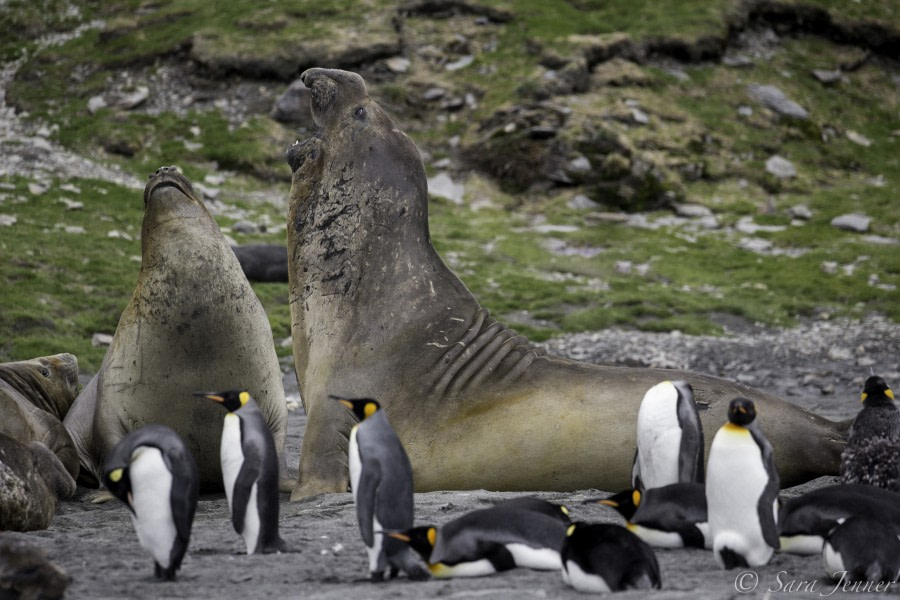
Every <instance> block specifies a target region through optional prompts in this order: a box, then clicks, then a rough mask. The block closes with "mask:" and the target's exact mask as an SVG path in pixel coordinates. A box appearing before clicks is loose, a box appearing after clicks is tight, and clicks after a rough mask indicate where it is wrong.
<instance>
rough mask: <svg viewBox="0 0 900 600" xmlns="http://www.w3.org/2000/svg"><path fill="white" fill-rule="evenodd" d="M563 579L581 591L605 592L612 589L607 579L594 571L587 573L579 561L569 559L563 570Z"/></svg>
mask: <svg viewBox="0 0 900 600" xmlns="http://www.w3.org/2000/svg"><path fill="white" fill-rule="evenodd" d="M563 581H564V582H565V583H568V584H569V585H571V586H572V587H573V588H575V589H576V590H578V591H579V592H593V593H605V592H610V591H612V590H611V589H610V587H609V585H608V584H607V583H606V580H605V579H603V578H602V577H600V576H599V575H594V574H593V573H585V572H584V571H583V570H582V569H581V567H579V566H578V563H576V562H574V561H571V560H570V561H568V562H567V563H566V568H565V570H563Z"/></svg>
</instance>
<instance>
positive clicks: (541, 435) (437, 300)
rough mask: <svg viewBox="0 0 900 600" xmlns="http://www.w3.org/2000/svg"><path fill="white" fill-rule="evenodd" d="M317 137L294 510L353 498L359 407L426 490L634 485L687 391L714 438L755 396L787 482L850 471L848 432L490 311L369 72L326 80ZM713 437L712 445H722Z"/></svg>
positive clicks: (717, 383)
mask: <svg viewBox="0 0 900 600" xmlns="http://www.w3.org/2000/svg"><path fill="white" fill-rule="evenodd" d="M301 78H302V79H303V81H304V82H305V83H306V85H307V86H308V87H309V88H310V90H311V99H312V113H313V118H314V119H315V122H316V125H317V126H318V131H317V133H316V135H315V136H314V137H312V138H310V139H308V140H306V141H304V142H302V143H300V142H298V143H295V144H294V145H292V146H291V147H289V148H288V150H287V152H286V159H287V162H288V164H289V165H290V167H291V169H292V171H293V174H292V184H291V195H290V209H289V215H288V261H289V267H290V268H289V273H288V276H289V279H290V302H291V315H292V330H293V346H294V361H295V366H296V369H297V378H298V381H299V383H300V391H301V395H302V398H303V402H304V406H305V408H306V412H307V418H308V421H307V426H306V431H305V434H304V439H303V446H302V450H301V454H300V475H299V479H298V483H297V487H296V488H295V489H294V492H293V494H292V499H297V498H301V497H303V496H306V495H310V494H315V493H319V492H341V491H346V489H347V481H348V475H347V468H346V466H347V436H348V435H349V432H350V428H351V426H352V424H353V421H352V419H351V418H350V417H349V411H343V412H342V409H341V406H340V405H339V404H338V403H336V402H333V401H329V400H328V395H329V394H335V395H341V396H343V397H369V398H374V399H376V400H378V401H379V402H380V403H381V405H382V406H383V407H384V409H385V411H386V412H387V414H388V417H389V418H390V421H391V423H392V424H393V425H394V428H395V429H396V431H397V434H398V436H399V437H400V439H401V441H402V442H403V444H404V446H405V447H406V450H407V452H408V454H409V457H410V460H411V462H412V466H413V475H414V478H415V486H416V490H417V491H430V490H439V489H445V490H446V489H475V488H484V489H490V490H510V491H512V490H557V491H571V490H577V489H586V488H600V489H606V490H610V489H612V490H615V489H621V488H624V487H626V486H627V485H628V482H629V477H630V474H631V464H632V458H633V456H634V449H635V444H636V441H635V436H636V432H635V430H636V418H637V411H638V407H639V405H640V401H641V398H642V397H643V395H644V393H645V392H646V391H647V390H648V389H649V388H650V387H652V386H653V385H655V384H657V383H659V382H661V381H664V380H685V381H687V382H689V383H690V385H691V386H692V387H693V390H694V396H695V400H696V401H697V402H698V403H699V404H700V406H701V407H702V406H706V405H708V407H709V409H708V410H704V411H701V422H702V424H703V427H704V428H705V429H706V430H707V431H715V430H717V429H718V427H719V426H721V425H722V424H723V423H725V421H726V411H727V408H728V403H729V402H730V401H731V400H732V399H734V398H735V397H737V396H742V397H746V398H749V399H751V400H753V401H754V402H755V403H756V406H757V408H758V412H759V420H760V425H761V427H762V428H763V430H765V432H766V435H767V436H768V438H769V439H770V440H771V441H772V444H773V445H774V447H775V454H776V460H777V464H778V469H779V472H780V475H781V481H782V482H783V483H784V484H785V485H792V484H795V483H799V482H801V481H804V480H807V479H811V478H813V477H816V476H819V475H825V474H836V473H837V470H838V464H839V459H840V453H841V449H842V448H843V445H844V440H845V433H844V430H845V429H846V424H839V423H834V422H831V421H829V420H827V419H824V418H821V417H819V416H817V415H815V414H813V413H811V412H808V411H806V410H803V409H801V408H799V407H797V406H795V405H793V404H791V403H789V402H786V401H783V400H780V399H778V398H776V397H774V396H771V395H768V394H765V393H763V392H760V391H758V390H754V389H752V388H749V387H747V386H744V385H741V384H739V383H735V382H731V381H726V380H723V379H718V378H715V377H710V376H705V375H701V374H696V373H690V372H682V371H675V370H665V369H634V368H624V367H609V366H599V365H593V364H586V363H580V362H577V361H573V360H567V359H563V358H557V357H553V356H548V355H546V354H545V353H544V352H542V351H541V350H539V349H537V348H535V347H534V346H533V345H532V344H531V343H529V341H528V340H527V339H526V338H524V337H522V336H520V335H517V334H516V332H514V331H512V330H510V329H508V328H507V327H505V326H504V325H503V324H501V323H500V322H498V321H496V320H495V319H493V318H491V317H490V315H489V314H488V311H487V310H485V309H484V308H482V307H481V306H480V305H479V304H478V301H477V300H476V299H475V298H474V297H473V295H472V294H471V293H470V292H469V290H468V289H467V288H466V286H465V285H464V284H463V283H462V281H460V280H459V278H458V277H457V276H456V275H455V274H454V273H453V272H452V271H451V270H450V269H449V268H448V267H447V266H446V265H445V264H444V262H443V261H442V260H441V258H440V256H439V255H438V254H437V252H436V251H435V249H434V247H433V246H432V244H431V239H430V235H429V230H428V193H427V188H426V180H425V170H424V168H423V165H422V161H421V159H420V157H419V153H418V152H417V150H416V147H415V145H414V144H413V142H412V141H411V140H410V139H409V138H408V137H407V136H406V135H405V134H404V133H403V132H402V131H401V130H400V128H399V127H398V126H397V125H396V124H395V123H394V121H393V120H392V119H391V118H390V117H389V116H388V115H387V114H386V113H385V112H384V111H383V110H382V109H381V108H380V107H379V106H378V105H377V104H376V103H375V102H374V101H373V100H372V99H370V98H369V96H368V94H367V92H366V86H365V83H364V82H363V79H362V78H361V77H360V76H359V75H357V74H354V73H349V72H345V71H338V70H330V69H310V70H307V71H306V72H304V73H303V74H302V75H301ZM706 437H707V442H706V443H707V447H708V444H709V443H710V442H711V440H712V437H713V436H711V435H710V436H706Z"/></svg>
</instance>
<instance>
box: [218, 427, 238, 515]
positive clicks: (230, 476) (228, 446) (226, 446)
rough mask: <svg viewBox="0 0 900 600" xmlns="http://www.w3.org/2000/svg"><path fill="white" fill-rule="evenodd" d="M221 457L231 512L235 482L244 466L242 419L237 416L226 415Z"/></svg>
mask: <svg viewBox="0 0 900 600" xmlns="http://www.w3.org/2000/svg"><path fill="white" fill-rule="evenodd" d="M219 456H220V458H221V461H222V483H223V484H224V485H225V497H226V498H228V510H229V512H231V511H232V510H233V507H232V506H231V502H232V500H231V498H232V496H233V495H234V482H235V481H237V476H238V473H240V472H241V465H243V464H244V450H243V449H242V448H241V419H240V417H238V416H237V415H235V414H231V413H229V414H227V415H225V425H224V427H223V428H222V445H221V447H220V454H219Z"/></svg>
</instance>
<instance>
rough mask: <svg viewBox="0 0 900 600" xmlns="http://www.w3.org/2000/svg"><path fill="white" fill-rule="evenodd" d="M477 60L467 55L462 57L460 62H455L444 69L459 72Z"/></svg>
mask: <svg viewBox="0 0 900 600" xmlns="http://www.w3.org/2000/svg"><path fill="white" fill-rule="evenodd" d="M474 60H475V57H474V56H472V55H471V54H467V55H465V56H463V57H461V58H460V59H459V60H455V61H453V62H451V63H447V64H446V65H444V68H445V69H446V70H448V71H459V70H460V69H464V68H466V67H468V66H469V65H471V64H472V61H474Z"/></svg>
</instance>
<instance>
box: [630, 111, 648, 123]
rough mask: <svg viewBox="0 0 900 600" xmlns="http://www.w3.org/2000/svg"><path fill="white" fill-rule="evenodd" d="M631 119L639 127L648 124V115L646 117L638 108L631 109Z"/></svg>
mask: <svg viewBox="0 0 900 600" xmlns="http://www.w3.org/2000/svg"><path fill="white" fill-rule="evenodd" d="M631 118H632V119H633V120H634V122H635V123H639V124H640V125H646V124H647V123H649V122H650V117H649V115H647V113H645V112H644V111H642V110H641V109H639V108H632V109H631Z"/></svg>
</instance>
